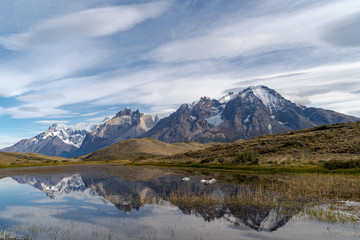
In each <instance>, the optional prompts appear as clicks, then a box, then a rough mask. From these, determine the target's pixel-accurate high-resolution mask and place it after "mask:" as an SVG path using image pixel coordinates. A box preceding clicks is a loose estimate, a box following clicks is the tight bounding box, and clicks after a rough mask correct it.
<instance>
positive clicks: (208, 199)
mask: <svg viewBox="0 0 360 240" xmlns="http://www.w3.org/2000/svg"><path fill="white" fill-rule="evenodd" d="M182 177H188V178H189V179H183V180H181V178H182ZM0 178H1V179H0V239H359V237H360V228H359V216H360V203H359V201H360V200H359V197H360V194H359V191H360V190H359V189H360V183H359V182H360V181H359V179H358V177H355V176H337V175H316V174H298V175H268V174H241V173H233V172H215V171H201V170H181V169H166V168H154V167H135V166H122V165H117V164H102V165H73V166H70V165H69V166H56V167H36V168H18V169H1V170H0ZM209 179H215V180H212V181H209ZM187 180H188V181H187ZM201 180H208V181H207V182H206V181H201Z"/></svg>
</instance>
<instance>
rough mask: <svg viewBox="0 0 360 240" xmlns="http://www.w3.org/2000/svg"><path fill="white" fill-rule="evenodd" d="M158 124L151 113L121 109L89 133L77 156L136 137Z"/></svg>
mask: <svg viewBox="0 0 360 240" xmlns="http://www.w3.org/2000/svg"><path fill="white" fill-rule="evenodd" d="M156 124H157V120H156V119H155V121H153V119H152V117H151V116H150V115H147V114H144V113H140V112H139V110H136V111H135V112H133V111H131V109H130V108H126V109H125V110H123V111H120V112H118V113H117V114H116V116H115V117H114V118H112V119H110V120H109V121H107V122H105V123H104V124H102V125H101V126H99V127H98V128H97V129H96V130H95V131H92V132H91V133H89V134H87V135H86V137H85V139H84V141H83V143H82V145H81V147H80V148H79V149H78V151H76V153H75V154H74V155H75V156H80V155H85V154H88V153H91V152H94V151H96V150H98V149H100V148H103V147H107V146H110V145H112V144H114V143H117V142H120V141H122V140H126V139H130V138H136V137H139V136H141V135H142V134H143V133H145V132H146V131H148V130H150V129H151V128H152V127H154V126H155V125H156Z"/></svg>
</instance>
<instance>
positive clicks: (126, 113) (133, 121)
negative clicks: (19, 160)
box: [1, 108, 158, 157]
mask: <svg viewBox="0 0 360 240" xmlns="http://www.w3.org/2000/svg"><path fill="white" fill-rule="evenodd" d="M157 121H158V120H157ZM156 123H157V122H156V120H155V121H153V119H152V118H151V116H150V115H146V114H144V113H140V112H139V110H137V111H135V112H133V111H131V109H130V108H126V109H125V110H123V111H120V112H118V113H117V114H116V116H115V117H113V118H112V119H105V120H104V123H102V124H93V125H91V126H88V125H84V126H82V124H80V127H70V126H66V125H64V124H53V125H52V126H51V127H50V128H49V129H48V130H47V131H45V132H43V133H41V134H39V135H37V136H35V137H32V138H30V139H24V140H21V141H19V142H18V143H16V144H15V145H13V146H11V147H8V148H4V149H1V151H7V152H20V153H27V152H34V153H41V154H44V155H48V156H61V157H77V156H80V155H84V154H88V153H91V152H93V151H96V150H98V149H100V148H102V147H106V146H109V145H111V144H114V143H117V142H119V141H122V140H125V139H130V138H135V137H139V136H140V135H142V134H143V133H144V132H146V131H148V130H149V129H150V128H152V127H153V126H154V125H155V124H156Z"/></svg>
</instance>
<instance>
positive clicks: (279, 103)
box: [238, 85, 287, 112]
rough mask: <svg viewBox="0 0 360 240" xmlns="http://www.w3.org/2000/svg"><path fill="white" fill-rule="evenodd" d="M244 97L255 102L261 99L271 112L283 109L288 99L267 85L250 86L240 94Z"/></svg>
mask: <svg viewBox="0 0 360 240" xmlns="http://www.w3.org/2000/svg"><path fill="white" fill-rule="evenodd" d="M238 95H239V96H240V97H241V98H242V99H248V100H250V101H251V102H254V101H255V99H259V100H260V101H261V102H262V104H264V106H265V107H266V108H268V109H269V110H270V112H273V111H278V110H282V109H283V108H284V103H285V102H286V101H287V100H286V99H284V98H283V97H282V96H281V95H280V94H279V93H277V92H276V91H274V90H272V89H270V88H268V87H265V86H262V85H260V86H250V87H248V88H246V89H244V90H243V91H241V92H239V94H238Z"/></svg>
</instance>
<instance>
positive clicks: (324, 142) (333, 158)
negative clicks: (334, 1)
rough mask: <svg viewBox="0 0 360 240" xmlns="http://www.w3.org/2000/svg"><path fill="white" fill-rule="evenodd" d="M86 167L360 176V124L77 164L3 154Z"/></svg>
mask: <svg viewBox="0 0 360 240" xmlns="http://www.w3.org/2000/svg"><path fill="white" fill-rule="evenodd" d="M86 162H92V163H94V162H122V163H126V164H128V163H130V164H135V165H136V164H138V165H157V166H172V167H174V166H175V167H176V166H177V167H192V168H212V169H224V170H242V171H265V172H279V171H280V172H281V171H286V172H322V173H327V172H334V171H335V172H347V173H360V171H359V170H360V168H359V167H360V122H349V123H344V124H333V125H324V126H318V127H314V128H309V129H303V130H298V131H292V132H287V133H281V134H275V135H266V136H261V137H255V138H251V139H247V140H238V141H235V142H231V143H222V144H221V143H208V144H200V143H196V142H187V143H174V144H168V143H164V142H161V141H158V140H156V139H152V138H144V139H130V140H126V141H122V142H119V143H117V144H114V145H111V146H109V147H106V148H103V149H100V150H98V151H96V152H93V153H91V154H88V155H86V156H82V157H79V158H77V159H66V158H59V157H48V156H44V155H40V154H32V153H30V154H18V153H4V152H3V153H0V166H2V167H11V166H23V165H24V166H28V165H43V164H67V163H86Z"/></svg>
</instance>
